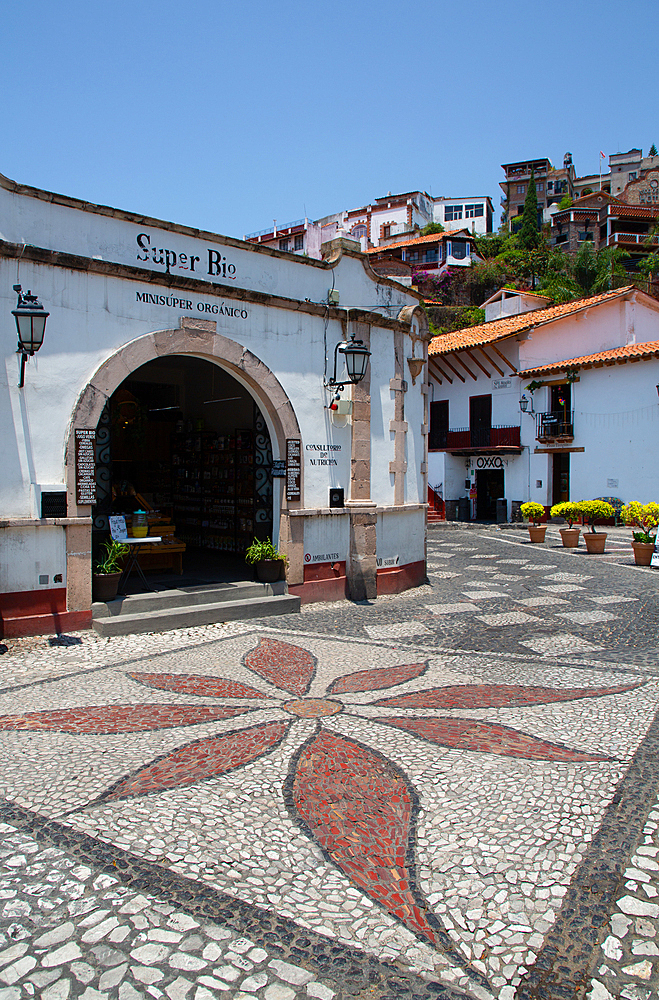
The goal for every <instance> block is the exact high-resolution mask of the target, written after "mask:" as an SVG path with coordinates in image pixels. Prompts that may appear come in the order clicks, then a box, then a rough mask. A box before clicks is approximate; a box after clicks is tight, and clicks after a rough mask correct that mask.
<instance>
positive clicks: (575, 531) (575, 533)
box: [558, 528, 581, 549]
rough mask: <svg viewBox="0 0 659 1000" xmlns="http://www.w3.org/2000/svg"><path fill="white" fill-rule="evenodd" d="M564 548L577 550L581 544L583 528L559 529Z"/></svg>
mask: <svg viewBox="0 0 659 1000" xmlns="http://www.w3.org/2000/svg"><path fill="white" fill-rule="evenodd" d="M558 530H559V531H560V533H561V538H562V540H563V547H564V548H566V549H576V548H577V546H578V544H579V535H580V533H581V528H559V529H558Z"/></svg>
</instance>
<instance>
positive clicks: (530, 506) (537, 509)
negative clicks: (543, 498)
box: [519, 500, 545, 528]
mask: <svg viewBox="0 0 659 1000" xmlns="http://www.w3.org/2000/svg"><path fill="white" fill-rule="evenodd" d="M519 509H520V511H521V512H522V517H523V518H524V520H525V521H532V522H533V524H534V525H535V526H536V528H537V527H539V526H540V521H541V520H542V518H543V517H544V516H545V508H544V507H543V506H542V504H541V503H534V501H533V500H529V501H528V502H527V503H523V504H522V506H521V507H520V508H519Z"/></svg>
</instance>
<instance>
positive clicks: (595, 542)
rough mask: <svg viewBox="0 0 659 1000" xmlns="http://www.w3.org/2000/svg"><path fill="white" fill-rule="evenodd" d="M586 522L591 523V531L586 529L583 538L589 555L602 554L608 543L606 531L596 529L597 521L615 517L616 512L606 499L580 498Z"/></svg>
mask: <svg viewBox="0 0 659 1000" xmlns="http://www.w3.org/2000/svg"><path fill="white" fill-rule="evenodd" d="M577 507H578V510H579V513H580V514H581V516H582V518H583V522H584V524H589V525H590V531H584V534H583V540H584V542H585V543H586V549H587V550H588V554H589V555H601V553H602V552H604V547H605V545H606V531H600V532H596V531H595V521H606V520H607V519H608V518H610V517H615V516H616V512H615V510H614V508H613V507H612V506H611V504H610V503H607V502H606V500H580V501H579V503H578V504H577Z"/></svg>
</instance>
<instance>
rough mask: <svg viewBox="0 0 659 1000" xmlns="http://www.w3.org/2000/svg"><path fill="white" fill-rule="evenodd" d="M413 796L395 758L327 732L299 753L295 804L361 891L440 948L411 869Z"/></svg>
mask: <svg viewBox="0 0 659 1000" xmlns="http://www.w3.org/2000/svg"><path fill="white" fill-rule="evenodd" d="M413 796H414V793H413V791H412V789H411V788H410V787H409V785H408V783H407V781H406V779H405V776H404V775H403V774H402V772H401V771H399V770H398V769H397V768H396V767H394V765H393V764H391V763H390V762H389V761H386V760H384V759H383V758H382V757H380V756H379V755H376V754H375V753H373V752H372V751H371V750H368V749H367V748H366V747H363V746H361V745H360V744H359V743H356V742H354V741H353V740H350V739H347V738H346V737H344V736H339V735H337V734H335V733H332V732H329V731H328V730H325V729H322V730H321V731H320V732H319V733H318V734H317V735H316V736H315V737H312V739H311V740H309V742H308V743H307V744H305V746H303V747H302V750H301V751H300V753H299V755H298V758H297V762H296V767H295V772H294V775H293V779H292V787H289V802H288V804H289V808H291V810H292V811H294V812H297V814H298V815H299V817H300V818H301V819H302V820H303V822H304V824H305V827H306V829H307V831H308V833H309V834H310V835H311V837H312V838H313V839H314V840H315V841H317V843H318V844H320V846H321V847H322V848H323V850H324V851H326V852H327V854H328V855H329V857H330V858H331V859H332V861H333V862H334V863H335V864H336V865H338V867H339V868H340V869H341V871H342V872H344V874H345V875H347V876H348V878H349V879H350V880H351V881H352V882H354V884H355V885H357V886H358V887H359V888H360V889H361V890H362V892H364V893H366V895H367V896H369V897H370V898H371V899H373V900H375V901H376V902H377V903H379V904H380V905H381V906H382V907H384V909H386V910H388V911H389V913H391V914H392V915H393V916H395V917H397V918H398V919H399V920H400V921H402V923H404V924H405V926H406V927H408V928H409V929H410V930H412V931H413V932H414V933H415V934H419V935H421V936H422V937H423V938H425V939H426V940H429V941H430V942H431V943H432V944H433V945H435V944H437V943H438V942H437V937H436V932H435V930H434V929H433V927H432V926H431V924H430V922H429V921H428V919H427V917H426V914H425V912H424V911H425V904H424V901H423V898H422V897H421V896H420V894H419V893H418V892H416V891H415V890H414V889H413V887H412V884H411V880H410V874H409V872H408V869H407V855H408V846H409V842H410V835H411V828H412V819H413V813H414V797H413Z"/></svg>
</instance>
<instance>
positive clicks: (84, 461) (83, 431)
mask: <svg viewBox="0 0 659 1000" xmlns="http://www.w3.org/2000/svg"><path fill="white" fill-rule="evenodd" d="M95 441H96V431H95V430H93V429H91V430H90V429H87V428H82V427H80V428H77V429H76V503H77V504H78V506H80V507H89V506H90V505H93V504H95V503H96V463H95V460H94V443H95Z"/></svg>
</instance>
